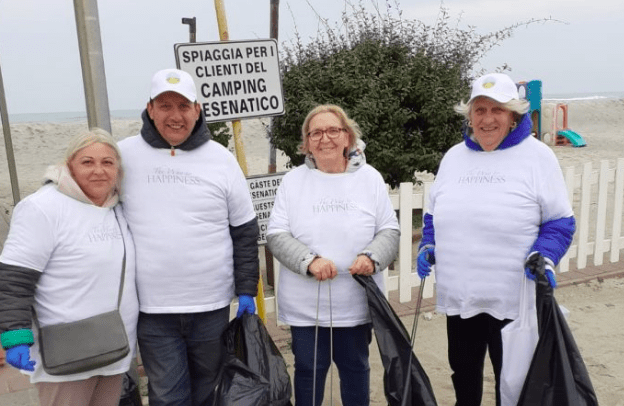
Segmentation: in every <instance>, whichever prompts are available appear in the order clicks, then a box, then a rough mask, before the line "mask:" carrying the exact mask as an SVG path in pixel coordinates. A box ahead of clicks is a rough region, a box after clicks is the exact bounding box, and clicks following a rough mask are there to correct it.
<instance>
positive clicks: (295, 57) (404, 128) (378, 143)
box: [271, 0, 535, 187]
mask: <svg viewBox="0 0 624 406" xmlns="http://www.w3.org/2000/svg"><path fill="white" fill-rule="evenodd" d="M346 3H347V4H349V5H350V6H351V10H352V12H351V13H343V15H342V18H341V21H342V28H341V29H337V28H334V29H332V28H331V27H329V26H328V25H326V26H325V31H324V33H322V34H321V35H319V37H318V38H317V39H316V40H315V41H313V42H311V43H309V44H306V45H304V44H303V42H302V41H301V38H300V37H297V38H296V40H295V41H294V42H293V43H292V44H291V45H284V46H283V48H282V55H281V64H282V86H283V91H284V98H285V115H283V116H280V117H277V118H276V119H275V120H274V121H273V126H272V130H271V138H272V142H273V144H274V145H275V146H276V148H278V149H280V150H282V151H284V153H285V154H286V155H287V156H288V157H289V165H290V166H296V165H300V164H301V163H302V162H303V156H301V155H300V154H299V153H298V150H297V147H298V145H299V144H300V142H301V125H302V123H303V121H304V119H305V116H306V115H307V113H308V112H309V111H310V110H311V109H312V108H313V107H315V106H317V105H319V104H325V103H333V104H337V105H339V106H341V107H342V108H344V109H345V111H346V112H347V113H348V114H349V115H350V116H351V117H352V118H353V119H354V120H355V121H356V122H357V123H358V124H359V125H360V127H361V128H362V132H363V140H364V142H366V144H367V146H366V158H367V161H368V162H369V163H370V164H371V165H373V166H374V167H375V168H376V169H377V170H379V171H380V172H381V174H382V175H383V177H384V179H385V181H386V183H388V184H390V185H391V186H393V187H396V186H398V185H399V183H401V182H414V181H418V180H417V179H415V177H414V172H415V171H428V172H433V173H435V172H436V171H437V168H438V165H439V163H440V160H441V158H442V156H443V154H444V153H445V152H446V151H447V150H448V149H449V148H450V147H451V146H452V145H454V144H456V143H457V142H459V141H460V140H461V126H462V118H461V116H459V115H458V114H457V113H455V112H454V111H453V106H454V105H455V104H457V103H458V102H459V101H460V100H462V99H466V98H467V96H468V95H469V91H470V90H469V88H470V82H471V80H472V77H471V73H472V72H473V70H474V68H475V65H476V63H477V62H478V60H479V59H480V58H481V57H482V56H483V55H484V54H485V53H486V52H487V51H489V50H490V49H491V48H492V47H493V46H496V45H498V44H499V43H500V42H501V41H503V40H504V39H505V38H508V37H509V36H511V34H512V33H513V31H514V30H515V28H517V27H519V26H520V25H525V24H529V23H531V22H535V21H534V20H532V21H530V22H525V23H520V24H517V25H514V26H511V27H507V28H505V29H503V30H500V31H497V32H494V33H489V34H485V35H480V34H477V33H476V31H475V30H474V28H472V27H471V28H469V29H468V30H461V29H459V28H451V27H450V16H449V13H448V10H447V9H446V8H444V7H441V9H440V13H439V17H438V19H437V21H436V23H435V25H434V26H427V25H425V24H423V23H421V22H420V21H405V20H403V19H402V18H401V12H400V11H394V10H398V5H397V6H395V7H394V8H393V6H392V5H391V4H390V0H387V2H386V11H385V12H384V13H381V12H380V11H379V10H377V11H376V13H369V12H368V11H367V10H366V9H365V8H364V6H363V5H362V3H361V2H360V3H358V5H357V6H354V5H353V4H351V2H349V1H348V0H347V1H346ZM393 14H396V16H393ZM502 69H506V67H505V66H504V67H503V68H502Z"/></svg>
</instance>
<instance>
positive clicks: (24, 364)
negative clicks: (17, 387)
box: [6, 344, 35, 372]
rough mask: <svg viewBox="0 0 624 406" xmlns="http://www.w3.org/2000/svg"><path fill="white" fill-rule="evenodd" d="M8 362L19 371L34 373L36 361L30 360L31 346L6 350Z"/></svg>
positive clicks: (18, 346)
mask: <svg viewBox="0 0 624 406" xmlns="http://www.w3.org/2000/svg"><path fill="white" fill-rule="evenodd" d="M6 361H7V362H8V363H9V364H10V365H11V366H13V367H15V368H17V369H22V370H24V371H31V372H32V371H34V370H35V361H32V360H31V359H30V346H28V345H26V344H20V345H16V346H15V347H11V348H9V349H8V350H6Z"/></svg>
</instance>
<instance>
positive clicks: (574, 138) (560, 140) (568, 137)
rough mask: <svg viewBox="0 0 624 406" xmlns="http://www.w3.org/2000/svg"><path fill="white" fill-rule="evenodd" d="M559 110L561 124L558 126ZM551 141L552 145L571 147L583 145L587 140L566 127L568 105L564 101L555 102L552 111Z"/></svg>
mask: <svg viewBox="0 0 624 406" xmlns="http://www.w3.org/2000/svg"><path fill="white" fill-rule="evenodd" d="M560 111H561V116H562V125H561V126H559V112H560ZM551 135H552V137H553V138H552V141H553V142H554V145H562V146H565V145H572V146H573V147H584V146H586V145H587V142H585V140H584V139H583V137H581V135H580V134H578V133H576V132H574V131H572V130H571V129H570V128H568V105H567V104H566V103H557V105H556V106H555V111H554V113H553V121H552V129H551Z"/></svg>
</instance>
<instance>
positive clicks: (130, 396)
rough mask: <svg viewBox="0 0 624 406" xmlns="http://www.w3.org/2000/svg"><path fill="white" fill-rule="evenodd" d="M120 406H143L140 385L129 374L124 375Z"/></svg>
mask: <svg viewBox="0 0 624 406" xmlns="http://www.w3.org/2000/svg"><path fill="white" fill-rule="evenodd" d="M119 406H143V401H142V400H141V392H140V389H139V385H137V382H135V381H134V379H133V377H132V375H130V373H129V372H126V373H125V374H123V386H122V392H121V396H120V398H119Z"/></svg>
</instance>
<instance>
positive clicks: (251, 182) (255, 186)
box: [247, 172, 286, 245]
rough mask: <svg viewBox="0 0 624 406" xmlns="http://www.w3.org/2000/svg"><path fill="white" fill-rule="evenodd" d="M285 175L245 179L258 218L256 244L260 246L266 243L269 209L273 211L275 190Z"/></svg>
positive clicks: (268, 175) (258, 176)
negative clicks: (258, 232)
mask: <svg viewBox="0 0 624 406" xmlns="http://www.w3.org/2000/svg"><path fill="white" fill-rule="evenodd" d="M285 174H286V172H279V173H271V174H267V175H257V176H249V177H248V178H247V187H248V188H249V194H250V195H251V201H252V202H253V206H254V210H255V211H256V215H257V216H258V227H259V228H260V235H259V237H258V244H260V245H262V244H266V242H267V241H266V232H267V227H268V226H269V216H270V215H271V209H273V203H274V202H275V196H276V194H277V188H278V187H279V185H280V184H281V183H282V178H283V177H284V175H285Z"/></svg>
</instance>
